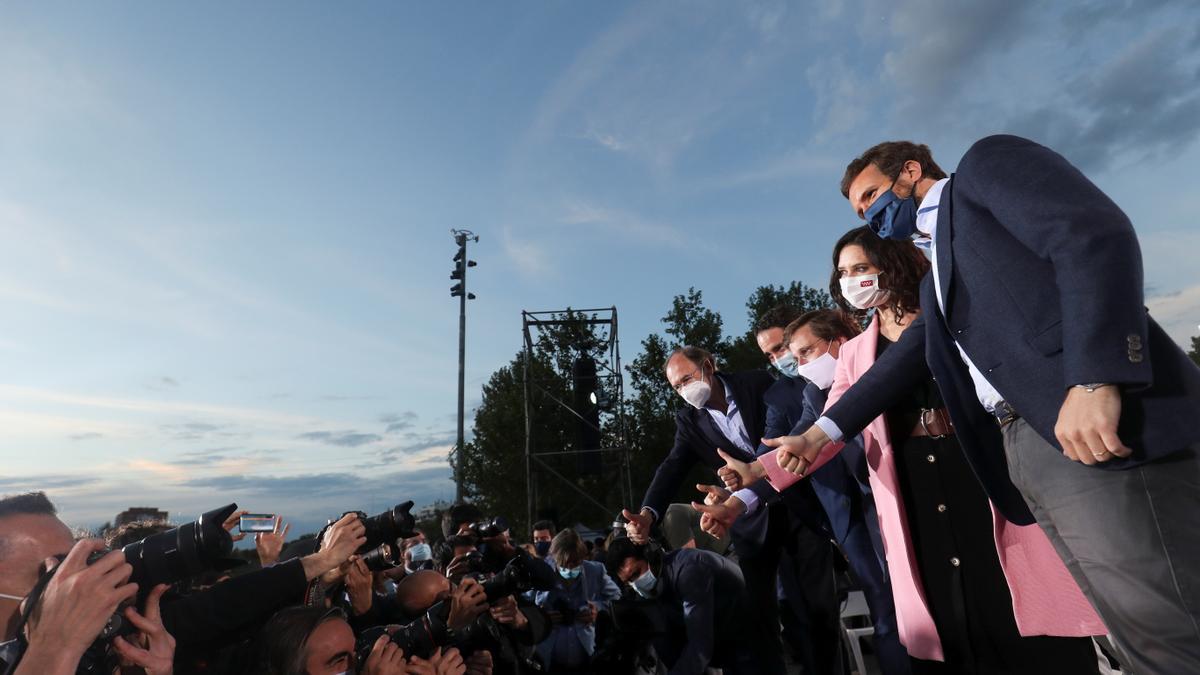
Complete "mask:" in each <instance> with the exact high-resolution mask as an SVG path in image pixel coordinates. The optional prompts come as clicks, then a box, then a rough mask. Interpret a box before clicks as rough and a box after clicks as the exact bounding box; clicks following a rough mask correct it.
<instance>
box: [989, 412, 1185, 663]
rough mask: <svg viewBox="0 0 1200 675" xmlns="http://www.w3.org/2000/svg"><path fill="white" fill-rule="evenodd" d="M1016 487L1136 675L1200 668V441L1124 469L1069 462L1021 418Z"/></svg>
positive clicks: (1011, 441)
mask: <svg viewBox="0 0 1200 675" xmlns="http://www.w3.org/2000/svg"><path fill="white" fill-rule="evenodd" d="M1004 450H1005V454H1006V456H1007V457H1008V471H1009V475H1010V476H1011V477H1012V481H1013V483H1014V484H1015V485H1016V486H1017V488H1018V489H1019V490H1020V491H1021V494H1023V495H1024V496H1025V501H1026V502H1028V504H1029V507H1030V510H1032V511H1033V515H1034V516H1035V517H1036V518H1037V521H1038V525H1040V526H1041V528H1042V530H1044V531H1045V533H1046V535H1047V536H1048V537H1049V538H1050V541H1051V543H1053V544H1054V548H1055V549H1057V550H1058V554H1059V555H1060V556H1062V559H1063V561H1064V562H1065V563H1066V564H1067V568H1068V569H1069V570H1070V571H1071V574H1072V575H1073V576H1074V577H1075V580H1076V581H1077V582H1079V587H1080V589H1082V590H1083V593H1084V595H1086V596H1087V598H1088V600H1090V601H1091V603H1092V606H1093V607H1095V609H1096V612H1097V613H1098V614H1099V615H1100V618H1101V619H1103V620H1104V624H1105V625H1106V626H1107V627H1108V630H1109V632H1110V633H1111V634H1112V636H1113V638H1114V639H1115V641H1116V642H1117V644H1118V646H1119V647H1120V648H1121V649H1122V650H1124V652H1125V654H1124V656H1125V658H1126V659H1127V660H1128V663H1127V664H1125V665H1127V666H1128V667H1129V668H1130V669H1131V670H1132V671H1133V672H1135V673H1137V675H1150V674H1151V673H1164V674H1165V675H1178V674H1180V673H1200V447H1193V448H1190V449H1188V450H1185V451H1183V452H1179V453H1176V454H1174V455H1172V456H1170V457H1168V458H1166V459H1163V460H1160V461H1158V462H1154V463H1152V464H1146V465H1143V466H1141V467H1137V468H1133V469H1129V470H1126V471H1112V470H1104V469H1096V468H1092V467H1088V466H1085V465H1083V464H1080V463H1078V462H1072V461H1071V460H1069V459H1067V458H1066V457H1064V456H1063V454H1062V453H1061V452H1060V451H1059V450H1058V449H1056V448H1055V447H1054V446H1052V445H1050V444H1049V443H1047V442H1046V441H1045V440H1044V439H1043V438H1042V437H1041V436H1039V435H1038V434H1037V432H1036V431H1034V430H1033V428H1031V427H1030V426H1029V424H1027V423H1026V422H1025V420H1021V419H1018V420H1016V421H1015V422H1013V423H1012V424H1009V425H1008V426H1007V427H1006V428H1005V429H1004Z"/></svg>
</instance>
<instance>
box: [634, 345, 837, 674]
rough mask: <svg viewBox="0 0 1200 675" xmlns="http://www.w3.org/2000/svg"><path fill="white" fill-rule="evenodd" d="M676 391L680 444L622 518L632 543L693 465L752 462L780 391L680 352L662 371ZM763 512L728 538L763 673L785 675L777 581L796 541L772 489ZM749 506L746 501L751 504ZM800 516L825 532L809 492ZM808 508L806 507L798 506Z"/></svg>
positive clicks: (761, 376)
mask: <svg viewBox="0 0 1200 675" xmlns="http://www.w3.org/2000/svg"><path fill="white" fill-rule="evenodd" d="M664 371H665V375H666V376H667V379H668V381H669V382H670V383H671V386H672V387H674V388H675V390H676V391H677V392H678V393H679V394H680V396H682V397H683V398H684V400H686V401H687V402H688V405H686V406H684V407H682V408H680V409H679V411H678V412H677V413H676V415H675V444H674V446H673V447H672V448H671V451H670V452H669V453H668V454H667V457H666V459H664V460H663V461H662V463H661V464H659V466H658V469H657V471H655V474H654V479H653V480H652V481H651V483H650V487H649V488H648V489H647V490H646V495H645V497H644V498H643V500H642V508H641V510H640V511H639V512H638V513H633V512H631V511H625V514H624V515H625V517H626V518H627V519H629V524H628V526H627V528H628V531H629V536H630V538H631V539H633V540H634V541H635V542H638V543H641V542H644V541H645V540H646V537H647V536H648V534H649V529H650V526H651V525H652V524H653V523H654V522H655V521H657V520H660V519H661V517H662V514H664V513H665V512H666V509H667V506H668V505H670V503H671V501H672V499H673V498H674V496H675V494H676V493H677V492H678V490H679V488H680V486H681V485H682V483H683V481H684V479H685V478H686V477H687V474H688V472H689V471H690V470H691V468H692V467H693V466H694V465H695V464H696V463H701V464H704V465H706V466H708V467H709V468H711V469H713V470H714V471H715V470H716V469H717V468H718V467H721V466H723V465H724V463H725V462H724V460H723V459H722V458H721V456H720V454H718V453H719V452H725V453H727V454H728V455H730V456H733V457H737V458H739V459H741V460H743V461H750V460H752V459H753V458H754V456H755V452H756V450H757V448H758V445H759V442H760V440H761V439H762V437H763V433H764V430H765V428H766V427H765V425H766V417H767V406H766V404H765V403H764V402H763V395H764V394H765V393H766V392H767V390H768V389H769V388H770V387H771V386H772V385H773V384H774V383H775V380H774V379H773V378H772V377H771V375H770V374H769V373H767V372H766V371H764V370H756V371H746V372H741V373H723V372H720V371H718V370H717V369H716V362H715V360H714V359H713V357H712V355H711V354H709V353H708V352H707V351H705V350H703V349H700V348H698V347H683V348H680V349H678V350H676V351H675V352H673V353H672V354H671V356H670V357H669V358H668V359H667V362H666V364H665V365H664ZM754 489H755V491H756V492H757V493H759V494H761V495H762V498H761V499H762V501H763V502H764V508H761V509H759V510H758V511H757V512H756V513H755V514H754V515H752V516H748V517H746V518H742V519H740V520H739V521H738V522H737V523H736V524H735V526H734V527H733V528H731V530H730V536H731V539H732V540H733V546H734V549H735V550H736V551H737V555H738V564H739V565H740V566H741V568H742V572H743V574H744V576H745V578H746V590H747V593H748V594H749V596H750V598H751V600H752V601H753V603H754V605H755V607H756V612H755V613H754V615H753V616H750V617H747V620H749V621H753V622H755V623H757V624H760V625H761V627H762V631H761V635H760V634H759V632H758V631H755V639H756V640H761V642H762V644H761V645H759V646H758V647H757V648H756V650H755V651H756V652H758V653H760V654H761V658H762V659H763V662H762V665H761V667H762V669H763V672H782V670H783V652H782V645H781V643H780V638H779V616H778V601H777V594H776V579H777V577H778V574H777V571H778V569H779V561H780V557H781V554H782V551H783V549H784V548H785V547H786V546H787V545H788V543H789V538H790V537H791V536H792V525H791V523H790V522H789V518H788V507H787V506H785V505H784V503H783V500H781V499H780V498H779V497H778V496H777V495H778V493H776V492H775V490H774V489H773V488H771V487H770V486H769V485H765V484H764V485H763V486H756V487H755V488H754ZM748 499H749V497H748ZM789 499H790V500H791V503H792V504H793V505H794V506H795V508H796V510H797V511H798V512H801V513H807V514H810V517H812V518H813V519H819V520H816V522H813V523H812V525H813V526H814V527H818V528H827V527H828V526H827V525H826V524H824V523H823V522H822V521H823V519H824V513H823V511H822V510H821V506H820V503H819V502H818V501H817V499H816V495H815V494H814V493H813V492H812V491H811V489H810V490H809V491H808V492H807V493H806V494H805V493H803V492H801V493H797V494H796V495H793V496H790V497H789ZM803 502H807V505H803V506H800V505H798V504H800V503H803Z"/></svg>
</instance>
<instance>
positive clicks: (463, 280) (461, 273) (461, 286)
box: [450, 230, 479, 502]
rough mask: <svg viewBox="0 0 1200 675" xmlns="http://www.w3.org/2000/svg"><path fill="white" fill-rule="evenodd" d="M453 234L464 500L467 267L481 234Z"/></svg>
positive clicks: (458, 497) (457, 459)
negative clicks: (471, 244)
mask: <svg viewBox="0 0 1200 675" xmlns="http://www.w3.org/2000/svg"><path fill="white" fill-rule="evenodd" d="M450 234H453V235H454V243H456V244H458V253H455V254H454V271H453V272H451V273H450V280H451V281H457V282H458V283H456V284H454V285H453V286H451V287H450V297H452V298H458V444H457V445H456V446H455V448H456V449H457V452H455V455H454V484H455V489H454V495H455V497H454V500H455V501H459V502H461V501H462V498H463V475H462V452H463V444H464V443H465V436H464V426H463V422H464V420H463V407H464V403H465V400H466V360H467V300H474V299H475V294H474V293H468V292H467V268H468V267H474V266H475V261H474V260H468V259H467V242H468V241H474V242H478V241H479V237H478V235H476V234H475V233H474V232H471V231H470V230H450Z"/></svg>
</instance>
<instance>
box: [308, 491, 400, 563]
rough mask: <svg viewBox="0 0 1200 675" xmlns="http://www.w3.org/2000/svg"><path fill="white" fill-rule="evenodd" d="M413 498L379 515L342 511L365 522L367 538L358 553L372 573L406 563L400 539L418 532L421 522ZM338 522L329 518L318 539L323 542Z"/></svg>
mask: <svg viewBox="0 0 1200 675" xmlns="http://www.w3.org/2000/svg"><path fill="white" fill-rule="evenodd" d="M412 507H413V502H412V500H409V501H406V502H401V503H399V504H397V505H395V506H393V507H392V508H390V509H388V510H387V511H384V512H383V513H380V514H379V515H376V516H368V515H367V514H366V513H365V512H363V511H347V512H346V513H343V514H342V517H345V516H346V515H348V514H354V515H355V516H356V517H357V518H358V520H359V522H361V523H362V524H363V529H364V530H366V532H365V533H364V534H365V535H366V537H367V541H366V543H365V544H363V545H362V546H361V547H359V549H358V554H359V555H360V556H362V558H363V560H364V561H365V562H366V563H367V568H368V569H370V570H371V571H372V572H379V571H382V570H386V569H391V568H393V567H396V566H397V565H400V564H401V563H403V562H404V561H403V559H402V558H401V556H400V553H399V551H400V549H399V547H398V546H397V545H396V541H397V540H399V539H408V538H409V537H412V536H414V535H416V527H417V521H416V519H415V518H413V515H412ZM333 522H334V521H329V523H328V524H327V525H325V527H323V528H321V532H320V533H319V534H318V535H317V541H323V540H324V538H325V532H326V531H328V530H329V527H330V525H333Z"/></svg>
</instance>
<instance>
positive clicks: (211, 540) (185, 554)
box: [121, 504, 237, 593]
mask: <svg viewBox="0 0 1200 675" xmlns="http://www.w3.org/2000/svg"><path fill="white" fill-rule="evenodd" d="M236 510H237V504H229V505H227V506H223V507H221V508H219V509H214V510H212V511H209V512H207V513H204V514H202V515H201V516H200V517H199V518H197V519H196V520H195V521H194V522H191V523H185V524H183V525H180V526H179V527H176V528H173V529H170V530H167V531H166V532H160V533H158V534H153V535H150V536H149V537H146V538H145V539H143V540H141V541H138V542H134V543H132V544H129V545H128V546H126V547H125V548H123V549H121V550H122V551H123V552H124V553H125V561H126V562H128V563H129V564H130V565H132V566H133V573H132V574H130V575H129V580H130V581H132V582H135V583H136V584H137V585H138V588H139V589H142V592H143V593H149V591H150V589H152V588H154V587H155V586H156V585H158V584H171V583H175V582H178V581H184V580H186V579H190V578H192V577H194V576H197V575H198V574H200V573H202V572H207V571H209V570H217V569H228V568H229V567H230V566H232V561H230V559H229V558H230V552H232V551H233V537H232V536H231V535H230V534H229V532H227V531H226V530H225V528H224V523H225V520H226V519H228V518H229V516H231V515H233V512H234V511H236Z"/></svg>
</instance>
